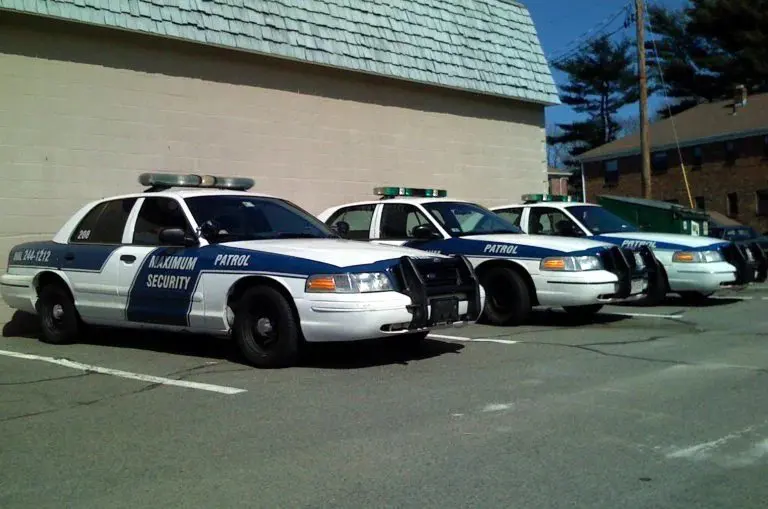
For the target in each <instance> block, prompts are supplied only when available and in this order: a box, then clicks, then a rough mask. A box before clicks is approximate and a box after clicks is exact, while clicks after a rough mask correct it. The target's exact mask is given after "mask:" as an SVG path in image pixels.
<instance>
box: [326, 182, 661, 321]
mask: <svg viewBox="0 0 768 509" xmlns="http://www.w3.org/2000/svg"><path fill="white" fill-rule="evenodd" d="M374 193H375V194H377V195H379V196H381V197H382V199H379V200H373V201H362V202H357V203H348V204H346V205H340V206H336V207H331V208H329V209H327V210H325V211H323V212H322V213H321V214H319V216H318V217H319V218H320V219H321V220H322V221H324V222H325V223H326V224H327V225H328V226H330V227H331V228H333V229H336V230H337V231H339V232H341V233H342V234H343V235H344V236H345V237H346V238H350V239H356V240H364V241H371V242H375V243H379V244H389V245H401V246H409V247H415V248H418V249H422V250H425V251H429V252H432V253H443V254H462V255H465V256H467V257H468V258H469V260H470V261H471V262H472V265H474V266H475V270H476V271H477V274H478V277H479V279H480V284H481V285H482V286H483V287H484V288H485V291H486V295H487V299H486V305H485V310H484V316H485V318H486V319H488V321H490V322H491V323H494V324H499V325H501V324H504V325H511V324H519V323H522V322H524V321H525V320H526V318H527V317H528V315H529V313H530V311H531V308H532V307H534V306H558V307H559V306H562V307H563V308H564V309H565V310H566V311H568V312H572V313H577V314H593V313H596V312H597V311H599V310H600V308H601V307H602V306H603V304H605V303H610V302H621V301H626V300H631V299H633V298H635V299H636V298H642V297H643V296H644V292H646V291H647V282H648V276H647V274H648V271H649V270H651V271H652V270H654V269H653V267H654V266H653V264H654V263H655V262H654V260H653V256H652V254H651V252H650V250H648V249H645V250H639V251H637V252H632V251H630V250H621V249H619V248H616V247H614V246H611V245H610V244H606V243H602V242H596V241H593V240H587V239H559V238H553V237H547V236H533V235H525V234H523V232H521V231H520V230H519V229H518V228H517V227H516V226H514V225H512V224H511V223H509V222H507V221H506V220H505V219H503V218H501V217H499V216H498V215H496V214H494V213H492V212H490V211H489V210H487V209H485V208H483V207H481V206H479V205H476V204H474V203H469V202H465V201H459V200H449V199H447V198H446V194H447V193H446V192H445V191H444V190H432V189H416V188H397V187H379V188H376V189H374ZM648 264H650V267H649V266H648Z"/></svg>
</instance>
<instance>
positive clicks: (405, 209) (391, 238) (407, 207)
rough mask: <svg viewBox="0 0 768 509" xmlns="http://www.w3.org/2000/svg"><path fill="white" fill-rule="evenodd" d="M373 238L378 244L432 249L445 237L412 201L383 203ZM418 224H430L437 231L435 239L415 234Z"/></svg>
mask: <svg viewBox="0 0 768 509" xmlns="http://www.w3.org/2000/svg"><path fill="white" fill-rule="evenodd" d="M380 207H381V210H380V211H379V214H378V216H377V217H378V221H377V222H376V225H375V227H374V229H373V232H372V237H371V239H372V240H373V242H375V243H377V244H384V245H389V246H408V247H413V248H416V249H425V250H430V249H432V248H433V247H434V245H435V243H441V242H442V241H443V239H444V237H443V235H442V234H441V233H440V230H439V228H438V227H437V226H436V225H435V224H434V223H433V222H432V220H431V219H430V218H429V217H428V216H427V215H426V214H425V213H424V212H423V211H422V210H421V209H419V208H418V207H416V206H415V205H413V204H411V203H383V204H381V205H380ZM417 226H428V227H429V228H430V229H432V230H433V231H434V232H435V233H436V237H435V239H434V240H424V239H419V238H417V237H416V236H415V235H414V229H415V228H416V227H417Z"/></svg>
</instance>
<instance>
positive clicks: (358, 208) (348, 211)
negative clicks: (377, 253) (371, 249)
mask: <svg viewBox="0 0 768 509" xmlns="http://www.w3.org/2000/svg"><path fill="white" fill-rule="evenodd" d="M374 210H376V204H369V205H355V206H354V207H346V208H343V209H340V210H337V211H336V212H334V213H333V215H332V216H331V217H330V218H328V221H326V224H327V225H328V226H330V227H331V228H333V227H334V226H336V224H338V223H340V222H341V221H344V222H345V223H347V224H348V225H349V233H348V234H347V238H349V239H353V240H369V239H370V232H371V222H372V221H373V211H374Z"/></svg>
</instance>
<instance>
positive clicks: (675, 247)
mask: <svg viewBox="0 0 768 509" xmlns="http://www.w3.org/2000/svg"><path fill="white" fill-rule="evenodd" d="M590 238H592V239H594V240H598V241H600V242H608V243H610V244H615V245H617V246H620V247H628V248H630V249H631V248H638V247H640V246H648V247H649V248H651V249H653V250H657V249H658V250H660V251H712V250H713V249H714V250H717V249H722V248H724V247H725V246H727V245H728V243H727V242H720V241H716V240H715V241H713V242H712V244H709V245H707V246H701V247H691V246H686V245H685V244H673V243H670V242H661V241H657V240H653V239H628V238H621V237H610V236H602V235H596V236H594V237H590Z"/></svg>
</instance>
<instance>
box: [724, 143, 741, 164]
mask: <svg viewBox="0 0 768 509" xmlns="http://www.w3.org/2000/svg"><path fill="white" fill-rule="evenodd" d="M738 158H739V154H738V150H737V148H736V142H735V141H726V142H725V162H726V164H735V163H736V159H738Z"/></svg>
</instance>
